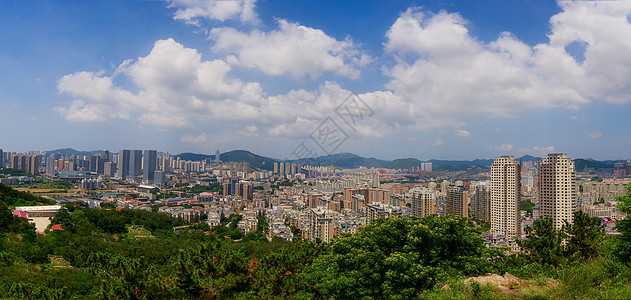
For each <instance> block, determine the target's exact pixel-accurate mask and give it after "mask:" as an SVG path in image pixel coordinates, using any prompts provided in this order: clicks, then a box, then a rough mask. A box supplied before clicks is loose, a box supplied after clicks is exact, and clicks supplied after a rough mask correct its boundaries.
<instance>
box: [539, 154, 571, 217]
mask: <svg viewBox="0 0 631 300" xmlns="http://www.w3.org/2000/svg"><path fill="white" fill-rule="evenodd" d="M575 183H576V171H575V167H574V162H573V161H572V160H571V159H570V158H569V157H567V154H565V153H556V154H548V156H547V157H546V158H544V159H543V161H542V162H541V163H540V164H539V207H540V214H541V217H542V218H545V217H552V218H553V219H554V228H556V229H561V228H562V227H563V225H564V221H568V222H569V223H570V224H573V223H574V215H573V213H574V204H575V202H576V196H577V195H576V185H575Z"/></svg>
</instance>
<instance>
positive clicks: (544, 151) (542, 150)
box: [517, 146, 555, 157]
mask: <svg viewBox="0 0 631 300" xmlns="http://www.w3.org/2000/svg"><path fill="white" fill-rule="evenodd" d="M517 152H518V153H520V154H529V155H534V156H540V157H543V156H546V155H548V154H550V153H554V152H555V151H554V147H553V146H547V147H539V146H534V147H532V148H520V149H518V150H517Z"/></svg>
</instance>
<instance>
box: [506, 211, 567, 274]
mask: <svg viewBox="0 0 631 300" xmlns="http://www.w3.org/2000/svg"><path fill="white" fill-rule="evenodd" d="M526 236H527V239H526V240H517V244H519V246H520V247H522V248H523V250H525V251H527V254H528V255H529V256H530V257H531V258H532V259H534V260H535V261H536V262H538V263H542V264H553V265H556V264H558V262H559V260H560V259H561V258H562V253H563V249H562V247H561V245H562V243H563V240H564V239H565V237H566V234H565V232H564V231H563V230H557V229H555V228H554V223H553V219H552V217H547V218H543V219H539V220H536V221H535V222H534V224H533V226H532V227H527V228H526Z"/></svg>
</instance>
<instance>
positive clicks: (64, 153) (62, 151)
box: [46, 148, 103, 156]
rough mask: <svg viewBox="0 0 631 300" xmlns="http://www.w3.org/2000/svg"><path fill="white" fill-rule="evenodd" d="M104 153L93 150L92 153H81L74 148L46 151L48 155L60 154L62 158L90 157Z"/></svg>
mask: <svg viewBox="0 0 631 300" xmlns="http://www.w3.org/2000/svg"><path fill="white" fill-rule="evenodd" d="M101 152H103V150H92V151H79V150H75V149H72V148H62V149H55V150H50V151H46V154H53V153H59V154H61V155H62V156H71V155H74V156H90V155H95V154H98V153H101Z"/></svg>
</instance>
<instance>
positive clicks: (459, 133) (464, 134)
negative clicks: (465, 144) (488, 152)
mask: <svg viewBox="0 0 631 300" xmlns="http://www.w3.org/2000/svg"><path fill="white" fill-rule="evenodd" d="M455 134H456V136H458V137H461V138H468V137H471V133H470V132H469V131H467V130H464V129H458V130H456V131H455Z"/></svg>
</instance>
